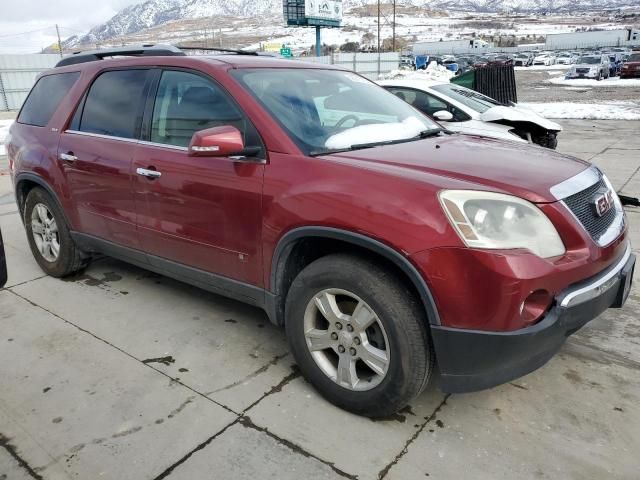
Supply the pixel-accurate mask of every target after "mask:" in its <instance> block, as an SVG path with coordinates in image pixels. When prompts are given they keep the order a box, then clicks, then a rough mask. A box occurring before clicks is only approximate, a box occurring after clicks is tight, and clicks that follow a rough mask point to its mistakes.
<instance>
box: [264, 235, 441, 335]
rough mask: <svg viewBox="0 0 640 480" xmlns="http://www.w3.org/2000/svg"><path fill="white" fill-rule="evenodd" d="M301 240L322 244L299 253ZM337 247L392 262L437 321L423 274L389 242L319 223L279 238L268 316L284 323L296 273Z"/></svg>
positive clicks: (438, 321) (271, 279)
mask: <svg viewBox="0 0 640 480" xmlns="http://www.w3.org/2000/svg"><path fill="white" fill-rule="evenodd" d="M305 242H311V245H313V246H315V247H317V246H318V245H322V246H323V247H324V248H320V249H317V248H316V249H314V251H313V252H311V254H310V256H305V255H302V256H300V254H299V253H297V252H299V251H300V249H303V247H302V245H304V244H305ZM325 245H326V246H325ZM340 247H347V249H348V250H350V251H353V252H354V253H367V254H368V255H369V256H371V257H373V258H376V257H377V258H383V259H384V260H385V261H386V262H388V263H389V264H390V265H393V266H394V267H395V269H396V271H397V272H398V273H400V274H401V275H402V277H404V279H406V280H408V281H409V283H410V286H411V287H412V288H413V290H415V292H416V294H417V295H418V297H419V299H420V301H421V303H422V305H423V307H424V310H425V313H426V315H427V318H428V321H429V323H430V324H433V325H440V317H439V315H438V310H437V308H436V304H435V300H434V298H433V295H432V294H431V291H430V289H429V287H428V285H427V284H426V282H425V280H424V278H422V276H421V275H420V273H419V272H418V270H417V269H416V267H415V266H414V265H413V264H412V263H411V262H410V261H409V259H408V258H407V257H405V256H404V255H402V254H401V253H400V252H398V251H397V250H396V249H394V248H392V247H390V246H389V245H386V244H385V243H382V242H380V241H379V240H376V239H374V238H371V237H369V236H367V235H363V234H360V233H356V232H352V231H349V230H343V229H339V228H331V227H322V226H305V227H299V228H295V229H293V230H291V231H289V232H287V233H286V234H285V235H284V236H283V237H282V238H281V239H280V241H279V242H278V244H277V246H276V248H275V250H274V253H273V257H272V263H271V275H270V278H269V291H268V292H267V301H266V307H267V311H268V314H269V317H270V318H271V320H272V321H273V322H274V323H276V324H278V325H282V324H283V323H284V303H285V299H286V294H287V292H288V290H289V287H290V285H291V283H292V282H293V279H294V278H295V276H296V275H297V273H299V272H300V271H301V270H302V268H304V267H305V266H306V265H308V264H309V263H310V262H311V261H313V260H316V259H317V258H320V257H322V256H324V255H326V254H329V253H335V252H336V251H344V249H341V248H340Z"/></svg>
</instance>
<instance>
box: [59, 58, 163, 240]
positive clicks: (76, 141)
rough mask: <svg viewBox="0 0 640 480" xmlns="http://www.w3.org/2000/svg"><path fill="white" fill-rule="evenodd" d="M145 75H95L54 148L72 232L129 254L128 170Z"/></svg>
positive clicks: (130, 208)
mask: <svg viewBox="0 0 640 480" xmlns="http://www.w3.org/2000/svg"><path fill="white" fill-rule="evenodd" d="M149 72H150V71H149V70H148V69H125V70H109V71H105V72H102V73H101V74H99V75H98V76H97V78H96V79H95V80H94V82H93V83H92V85H91V86H90V87H89V89H88V91H87V93H86V94H85V97H84V98H83V100H82V101H81V102H80V105H79V106H78V108H77V110H76V112H75V114H74V117H73V120H72V122H71V124H70V126H69V128H68V129H67V130H66V131H64V132H63V133H62V134H61V135H60V143H59V146H58V158H59V159H60V162H61V163H62V164H63V169H64V174H65V176H66V179H67V184H68V187H69V191H70V193H71V196H72V199H73V204H74V205H75V208H76V209H77V218H78V225H77V226H76V227H77V228H78V230H79V231H80V232H81V233H85V234H89V235H92V236H95V237H99V238H100V239H103V240H107V241H109V242H112V243H115V244H119V245H123V246H128V247H131V248H139V247H140V243H139V241H138V235H137V232H136V223H135V220H136V219H135V217H136V214H135V205H134V199H133V193H132V191H131V178H132V173H131V167H132V162H133V155H134V151H135V147H136V145H137V143H138V139H139V136H140V128H141V123H142V115H143V112H144V105H145V99H146V95H147V89H148V87H149V85H148V79H149Z"/></svg>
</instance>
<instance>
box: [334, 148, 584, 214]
mask: <svg viewBox="0 0 640 480" xmlns="http://www.w3.org/2000/svg"><path fill="white" fill-rule="evenodd" d="M325 158H327V159H336V160H340V161H347V162H349V163H352V164H354V166H359V167H361V168H367V164H368V163H369V162H370V163H372V164H375V165H372V168H373V166H375V168H376V169H382V170H384V168H385V167H389V171H390V173H394V172H396V171H397V168H398V167H400V168H404V169H407V170H409V171H415V172H421V173H426V174H430V175H437V176H440V177H442V178H443V179H446V178H451V179H455V180H460V181H463V182H467V183H468V184H469V185H468V186H467V187H463V188H470V189H477V190H481V189H485V190H489V191H499V192H506V193H510V194H512V195H516V196H518V197H521V198H525V199H526V200H529V201H530V202H537V203H545V202H555V201H556V199H555V197H554V196H553V195H551V191H550V189H551V187H553V186H554V185H557V184H558V183H560V182H563V181H565V180H567V179H569V178H571V177H573V176H575V175H577V174H578V173H580V172H581V171H583V170H585V169H586V168H588V167H589V164H588V163H586V162H583V161H582V160H578V159H576V158H573V157H569V156H567V155H562V154H559V153H556V152H554V151H553V150H549V149H548V148H543V147H538V146H531V145H529V144H522V143H515V142H505V141H501V140H496V139H491V138H486V137H475V136H469V135H448V136H443V137H433V138H427V139H425V140H419V141H415V142H408V143H400V144H397V145H386V146H381V147H375V148H367V149H363V150H355V151H353V152H344V153H336V154H332V155H327V156H326V157H325ZM409 174H410V175H412V176H416V175H413V174H411V172H409ZM439 183H443V182H439ZM443 184H444V185H446V181H444V183H443ZM451 188H461V187H460V183H459V182H452V187H451Z"/></svg>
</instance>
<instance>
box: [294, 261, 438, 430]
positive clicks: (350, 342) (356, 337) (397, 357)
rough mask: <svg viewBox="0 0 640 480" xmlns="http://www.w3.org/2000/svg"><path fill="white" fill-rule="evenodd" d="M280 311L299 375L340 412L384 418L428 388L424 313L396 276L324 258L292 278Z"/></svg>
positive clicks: (368, 263) (428, 349)
mask: <svg viewBox="0 0 640 480" xmlns="http://www.w3.org/2000/svg"><path fill="white" fill-rule="evenodd" d="M285 308H286V310H285V326H286V332H287V339H288V341H289V346H290V348H291V351H292V353H293V356H294V358H295V360H296V362H297V363H298V366H299V367H300V370H301V372H302V373H303V374H304V376H305V377H306V379H307V380H308V381H309V382H310V383H311V384H312V385H313V386H314V387H315V388H316V389H317V390H318V391H319V392H320V394H321V395H323V396H324V397H325V398H326V399H328V400H329V401H330V402H332V403H334V404H335V405H337V406H339V407H340V408H343V409H345V410H348V411H350V412H353V413H356V414H359V415H365V416H369V417H385V416H388V415H391V414H393V413H395V412H397V411H398V410H399V409H401V408H402V407H404V406H406V405H407V404H408V403H409V402H410V401H411V400H413V399H414V398H415V397H416V396H417V395H419V394H420V392H421V391H422V390H424V388H425V387H426V386H427V384H428V382H429V379H430V376H431V372H432V368H433V364H434V358H433V348H432V347H431V342H430V339H429V332H428V327H427V319H426V315H425V313H424V309H423V306H422V304H421V303H420V302H419V301H418V300H417V299H416V298H415V296H414V294H413V292H412V291H411V290H410V289H409V288H407V286H406V285H405V283H404V282H403V281H402V280H401V279H400V278H398V277H397V276H396V275H395V273H394V272H392V271H389V270H387V269H385V268H383V267H381V266H378V265H377V264H375V263H373V262H372V261H370V260H368V259H365V258H362V257H359V256H355V255H348V254H333V255H328V256H326V257H322V258H320V259H319V260H316V261H315V262H313V263H311V264H310V265H308V266H307V267H306V268H305V269H304V270H303V271H302V272H300V274H299V275H298V276H297V277H296V278H295V280H294V281H293V284H292V285H291V288H290V289H289V293H288V295H287V300H286V307H285Z"/></svg>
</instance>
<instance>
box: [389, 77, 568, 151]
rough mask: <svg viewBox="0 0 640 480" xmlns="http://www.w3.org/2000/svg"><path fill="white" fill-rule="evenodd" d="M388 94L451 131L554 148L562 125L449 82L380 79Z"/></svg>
mask: <svg viewBox="0 0 640 480" xmlns="http://www.w3.org/2000/svg"><path fill="white" fill-rule="evenodd" d="M378 83H379V84H380V85H382V86H383V87H385V88H386V89H387V90H389V91H390V92H392V93H394V94H395V95H396V96H398V97H399V98H401V99H402V100H404V101H405V102H407V103H409V104H411V105H412V106H413V107H415V108H417V109H418V110H420V111H421V112H423V113H425V114H427V115H429V116H430V117H432V118H434V119H436V120H437V121H438V122H441V123H442V124H443V125H445V126H446V127H447V129H449V130H451V131H453V132H459V133H463V134H467V135H481V136H484V137H492V138H499V139H501V140H509V141H513V142H520V143H535V144H538V145H541V146H543V147H547V148H551V149H554V148H556V146H557V145H558V133H559V132H561V131H562V126H561V125H559V124H557V123H556V122H552V121H551V120H547V119H546V118H543V117H541V116H540V115H538V114H536V113H535V112H533V111H531V110H529V109H525V108H522V107H518V106H517V105H502V104H501V103H499V102H497V101H495V100H493V99H492V98H489V97H487V96H485V95H482V94H481V93H478V92H476V91H474V90H470V89H468V88H465V87H462V86H460V85H456V84H453V83H449V82H438V81H428V80H403V79H399V80H381V81H379V82H378Z"/></svg>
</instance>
